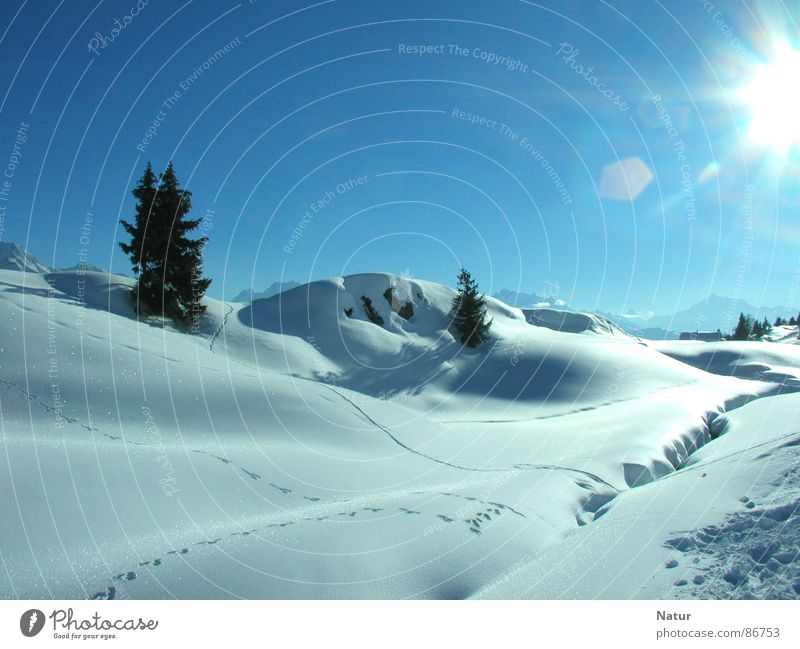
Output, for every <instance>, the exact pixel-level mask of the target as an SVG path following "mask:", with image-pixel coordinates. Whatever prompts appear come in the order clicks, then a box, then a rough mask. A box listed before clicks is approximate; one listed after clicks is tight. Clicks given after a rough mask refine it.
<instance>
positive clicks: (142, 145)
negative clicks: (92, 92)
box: [136, 36, 242, 153]
mask: <svg viewBox="0 0 800 649" xmlns="http://www.w3.org/2000/svg"><path fill="white" fill-rule="evenodd" d="M241 43H242V39H241V37H240V36H237V37H236V38H234V39H233V40H231V41H228V42H227V43H226V44H225V45H223V46H222V47H220V48H219V49H218V50H217V51H216V52H214V53H213V54H212V55H211V56H209V57H208V58H207V59H206V60H205V61H203V62H202V63H201V64H200V65H198V66H197V67H196V68H195V69H194V70H192V73H191V74H190V75H189V76H187V77H185V78H184V79H183V80H182V81H181V82H180V83H178V86H177V88H175V90H173V91H172V93H171V94H170V95H169V96H167V98H166V99H164V101H163V102H161V107H160V108H159V109H158V112H157V113H156V116H155V117H154V118H153V120H152V121H151V122H150V125H149V126H148V127H147V131H146V132H145V134H144V136H143V137H142V139H141V141H140V142H139V144H137V145H136V150H137V151H139V152H140V153H144V152H145V150H146V149H147V147H148V146H149V145H150V143H151V142H152V141H153V139H155V137H156V135H158V131H159V129H160V128H161V125H162V124H163V123H164V121H165V120H166V119H167V116H168V115H169V113H170V112H171V111H172V109H173V108H175V106H176V105H177V104H178V102H179V101H180V100H181V98H182V97H183V95H184V93H186V92H188V90H189V89H190V88H191V87H192V86H193V85H194V84H195V83H197V80H198V79H199V78H200V77H202V76H203V75H204V74H205V73H206V72H208V71H209V70H210V69H211V67H212V66H214V65H215V64H216V63H218V62H219V61H220V59H222V57H224V56H226V55H227V54H230V53H231V52H232V51H233V50H234V49H235V48H237V47H238V46H239V45H241Z"/></svg>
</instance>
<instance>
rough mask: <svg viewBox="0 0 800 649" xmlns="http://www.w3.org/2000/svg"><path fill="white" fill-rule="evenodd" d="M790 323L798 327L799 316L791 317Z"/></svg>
mask: <svg viewBox="0 0 800 649" xmlns="http://www.w3.org/2000/svg"><path fill="white" fill-rule="evenodd" d="M789 324H790V325H792V326H793V327H796V326H797V318H795V317H794V316H792V317H791V318H789Z"/></svg>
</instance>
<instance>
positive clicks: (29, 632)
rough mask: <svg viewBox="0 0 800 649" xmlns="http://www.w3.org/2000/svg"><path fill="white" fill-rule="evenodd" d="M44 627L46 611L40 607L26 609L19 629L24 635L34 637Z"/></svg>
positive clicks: (20, 620) (20, 619)
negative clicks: (42, 610)
mask: <svg viewBox="0 0 800 649" xmlns="http://www.w3.org/2000/svg"><path fill="white" fill-rule="evenodd" d="M43 628H44V613H42V612H41V611H40V610H39V609H38V608H32V609H31V610H29V611H25V612H24V613H23V614H22V617H20V618H19V630H20V631H22V635H24V636H26V637H28V638H32V637H33V636H35V635H36V634H37V633H39V631H41V630H42V629H43Z"/></svg>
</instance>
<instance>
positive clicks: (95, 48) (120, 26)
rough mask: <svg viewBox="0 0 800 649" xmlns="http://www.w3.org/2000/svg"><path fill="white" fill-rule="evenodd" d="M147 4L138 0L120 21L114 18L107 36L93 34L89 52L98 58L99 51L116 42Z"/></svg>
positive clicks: (145, 0) (144, 0)
mask: <svg viewBox="0 0 800 649" xmlns="http://www.w3.org/2000/svg"><path fill="white" fill-rule="evenodd" d="M147 3H148V0H139V1H138V2H137V3H136V4H135V5H133V6H132V7H131V9H130V11H129V12H128V13H127V14H125V15H124V16H123V17H122V20H120V19H119V18H114V27H112V28H111V30H110V31H109V32H108V33H107V34H101V33H100V32H95V33H94V36H92V37H91V38H90V39H89V42H88V44H87V47H88V49H89V51H90V52H93V53H94V54H95V55H96V56H100V50H104V49H106V48H107V47H109V46H110V45H111V44H112V43H113V42H114V41H115V40H117V37H118V36H119V35H120V34H121V33H122V32H123V31H124V30H125V29H127V27H128V25H130V24H131V23H132V22H133V19H134V18H136V16H138V15H139V14H140V13H141V12H142V10H143V9H144V8H145V7H146V6H147Z"/></svg>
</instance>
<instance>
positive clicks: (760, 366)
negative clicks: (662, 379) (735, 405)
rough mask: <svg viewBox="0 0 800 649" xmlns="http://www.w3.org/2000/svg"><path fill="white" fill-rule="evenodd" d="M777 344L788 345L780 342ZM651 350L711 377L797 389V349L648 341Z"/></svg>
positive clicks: (799, 381)
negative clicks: (741, 379)
mask: <svg viewBox="0 0 800 649" xmlns="http://www.w3.org/2000/svg"><path fill="white" fill-rule="evenodd" d="M778 342H788V341H785V340H779V341H778ZM648 345H649V346H650V347H651V348H653V349H658V350H659V351H660V352H661V353H663V354H666V355H668V356H670V357H672V358H675V359H677V360H680V361H682V362H684V363H687V364H689V365H692V366H693V367H697V368H700V369H702V370H705V371H707V372H713V373H714V374H722V375H725V376H738V377H740V378H745V379H756V380H760V381H769V382H773V383H778V384H781V385H783V386H785V387H790V388H793V389H794V388H798V387H800V347H798V346H795V345H791V344H781V345H777V344H775V343H770V342H755V341H748V342H734V341H726V342H716V343H703V342H694V341H663V342H649V343H648Z"/></svg>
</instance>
